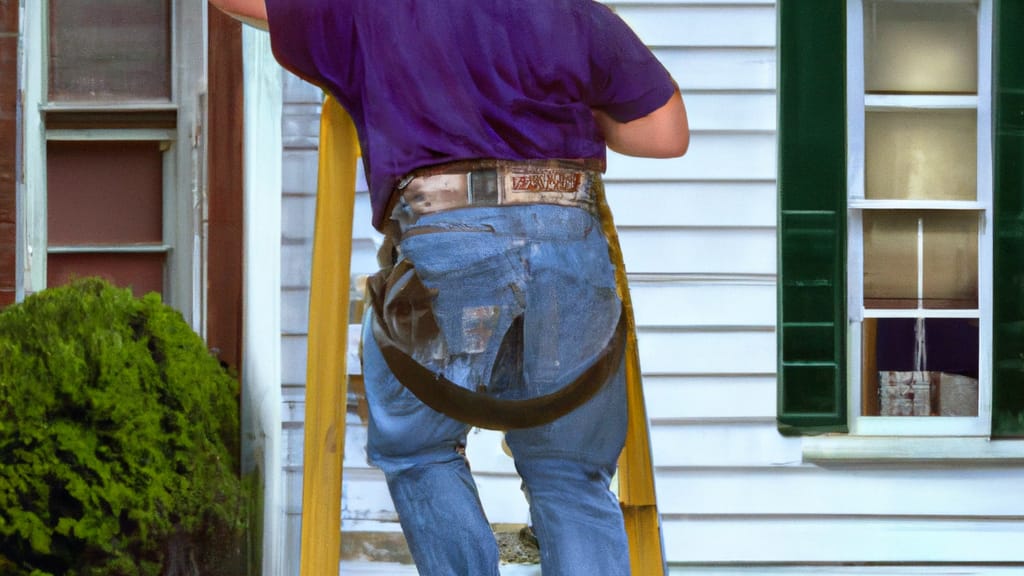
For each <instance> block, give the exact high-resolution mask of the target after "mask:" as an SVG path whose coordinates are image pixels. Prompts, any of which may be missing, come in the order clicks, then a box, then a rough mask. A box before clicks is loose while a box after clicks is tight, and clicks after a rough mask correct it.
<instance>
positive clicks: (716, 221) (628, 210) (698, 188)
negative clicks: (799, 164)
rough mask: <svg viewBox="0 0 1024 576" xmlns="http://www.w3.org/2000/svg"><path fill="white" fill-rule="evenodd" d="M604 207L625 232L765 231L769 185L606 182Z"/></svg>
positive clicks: (771, 198)
mask: <svg viewBox="0 0 1024 576" xmlns="http://www.w3.org/2000/svg"><path fill="white" fill-rule="evenodd" d="M606 193H607V196H608V205H609V206H611V208H612V212H613V213H614V218H615V224H616V225H617V226H618V227H619V228H620V229H625V228H680V227H701V228H708V227H715V228H771V227H774V226H775V203H776V195H775V183H774V182H770V181H743V180H733V181H717V182H716V181H689V182H649V181H641V180H637V181H631V182H623V181H619V182H609V183H608V184H607V186H606Z"/></svg>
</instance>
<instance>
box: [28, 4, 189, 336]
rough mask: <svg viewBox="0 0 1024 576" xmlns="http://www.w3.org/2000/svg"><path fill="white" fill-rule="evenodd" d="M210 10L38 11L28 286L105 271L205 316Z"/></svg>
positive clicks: (32, 29)
mask: <svg viewBox="0 0 1024 576" xmlns="http://www.w3.org/2000/svg"><path fill="white" fill-rule="evenodd" d="M202 8H203V6H202V4H201V3H195V4H194V5H193V3H188V2H186V3H178V2H171V1H170V0H45V1H43V2H30V3H27V4H26V6H25V14H26V34H25V38H26V40H27V44H26V53H27V55H28V62H29V66H28V67H27V68H28V70H29V72H28V74H27V75H26V78H25V95H26V101H27V102H28V103H29V105H28V106H26V110H31V111H32V112H33V113H32V114H26V121H25V127H26V135H25V150H26V164H27V169H26V210H27V219H26V221H27V224H26V236H27V238H26V246H27V250H26V252H27V253H26V256H25V260H26V268H27V274H26V277H25V282H26V291H27V292H33V291H36V290H40V289H42V288H44V287H46V286H48V285H54V284H61V283H64V282H67V281H68V280H69V279H71V278H74V277H80V276H92V275H99V276H104V277H106V278H108V279H109V280H111V281H112V282H114V283H115V284H118V285H121V286H128V287H131V288H132V289H133V291H134V292H135V293H136V294H138V295H141V294H143V293H146V292H151V291H155V292H159V293H161V294H162V295H163V297H164V299H165V300H166V301H168V302H170V303H172V304H173V305H175V306H176V307H178V308H179V309H181V310H182V311H183V312H185V313H186V317H191V318H195V315H194V314H192V312H193V311H194V310H195V309H197V308H199V307H200V306H199V305H198V304H197V300H198V299H196V298H194V297H193V294H194V293H196V290H195V289H194V286H196V285H198V280H197V279H198V278H200V277H201V275H200V274H198V273H197V270H199V264H200V262H199V260H200V259H201V250H200V248H199V247H198V245H197V240H196V238H198V237H200V236H201V235H202V234H201V229H200V228H199V224H198V223H199V222H201V221H202V215H203V214H202V209H203V203H202V196H201V194H202V187H201V185H200V183H201V182H202V179H201V177H200V170H201V168H202V161H201V159H202V154H201V151H202V147H201V139H200V138H199V136H200V134H201V132H200V131H199V130H198V126H199V122H200V119H201V108H200V105H201V100H200V98H201V94H200V93H199V89H200V86H201V80H202V78H203V77H204V73H205V70H204V57H203V51H204V43H203V31H202V22H203V11H202ZM35 110H38V114H35V113H34V112H35ZM30 174H31V176H30Z"/></svg>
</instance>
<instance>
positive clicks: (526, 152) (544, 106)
mask: <svg viewBox="0 0 1024 576" xmlns="http://www.w3.org/2000/svg"><path fill="white" fill-rule="evenodd" d="M266 5H267V13H268V19H269V22H270V33H271V41H272V45H273V49H274V54H275V56H276V58H277V59H278V61H280V62H281V64H282V65H283V66H285V67H286V68H288V69H289V70H291V71H292V72H294V73H295V74H297V75H299V76H301V77H303V78H305V79H306V80H307V81H310V82H312V83H314V84H317V85H319V86H320V87H322V88H323V89H325V90H327V91H328V92H330V93H331V94H332V95H334V97H335V98H337V99H338V101H339V102H340V103H341V104H342V105H343V106H344V107H345V108H346V110H348V112H349V114H350V115H351V116H352V119H353V121H354V122H355V126H356V130H357V132H358V133H359V140H360V145H361V147H362V153H363V162H364V164H365V167H366V172H367V178H368V180H369V186H370V195H371V200H372V204H373V225H374V226H375V227H378V228H379V227H380V225H381V223H382V221H383V219H384V210H385V208H386V206H387V204H388V200H389V197H390V195H391V191H392V189H393V188H394V186H395V184H396V182H397V181H398V180H399V179H400V178H401V177H402V176H404V175H405V174H407V173H409V172H410V171H412V170H414V169H416V168H421V167H424V166H431V165H436V164H442V163H446V162H452V161H456V160H470V159H478V158H498V159H505V160H525V159H551V158H562V159H597V160H600V161H601V162H603V161H604V158H605V143H604V139H603V138H602V137H601V135H600V132H599V130H598V127H597V124H596V122H595V121H594V118H593V115H592V113H591V111H590V108H591V107H593V108H598V109H601V110H603V111H605V112H607V113H608V114H609V115H610V116H611V117H612V118H614V119H616V120H618V121H620V122H626V121H629V120H634V119H636V118H640V117H642V116H646V115H647V114H649V113H651V112H653V111H654V110H656V109H658V108H659V107H660V106H662V105H663V104H665V103H666V102H667V101H668V99H669V98H670V97H671V95H672V93H673V92H674V90H675V85H674V83H673V82H672V79H671V77H670V76H669V74H668V72H667V71H666V70H665V68H664V67H663V66H662V65H661V63H660V62H658V60H657V59H655V57H654V56H653V55H652V54H651V52H650V50H648V49H647V47H646V46H644V44H643V43H642V42H641V41H640V39H639V38H637V36H636V34H635V33H634V32H633V31H632V30H631V29H630V28H629V27H628V26H627V25H626V24H625V23H624V22H623V21H622V20H621V19H620V18H619V17H618V16H616V15H615V14H614V13H612V11H611V10H609V9H608V8H607V7H605V6H603V5H601V4H599V3H597V2H593V1H591V0H266Z"/></svg>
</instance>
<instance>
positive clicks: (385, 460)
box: [363, 205, 629, 576]
mask: <svg viewBox="0 0 1024 576" xmlns="http://www.w3.org/2000/svg"><path fill="white" fill-rule="evenodd" d="M400 246H401V254H402V255H403V257H406V258H409V259H411V261H412V262H413V263H415V266H416V270H417V273H418V274H419V276H420V279H421V280H422V281H423V283H424V285H426V286H427V287H428V288H430V289H433V290H436V291H437V292H436V297H435V302H434V314H435V316H436V318H437V323H438V326H439V328H440V331H441V333H442V334H443V342H442V343H441V344H440V346H439V347H440V348H442V349H443V353H442V354H437V353H434V354H430V353H423V354H421V358H420V359H421V360H422V361H423V362H424V363H426V364H427V365H429V366H431V368H433V369H434V370H436V371H442V372H443V373H444V374H445V376H446V377H448V378H449V379H450V380H452V381H454V382H457V383H459V384H460V385H465V386H470V387H472V388H473V389H475V390H481V389H484V388H486V390H487V391H488V392H490V393H493V394H496V395H498V396H501V397H508V398H512V397H516V396H521V395H523V394H526V395H529V396H535V395H538V394H547V393H550V392H553V391H555V390H557V389H560V388H561V387H562V386H563V385H564V384H565V383H567V382H568V381H571V380H572V379H573V378H575V376H576V375H577V374H579V373H580V372H582V371H583V370H585V369H586V368H587V367H588V366H589V363H590V361H591V360H592V359H593V358H594V356H596V355H597V354H598V352H599V351H600V349H601V348H602V347H603V346H604V345H605V343H606V342H607V340H608V338H609V335H610V334H612V333H613V331H614V329H615V326H616V323H617V321H618V317H619V314H620V311H621V302H620V300H619V298H618V296H617V295H616V291H615V270H614V267H613V265H612V263H611V262H610V260H609V256H608V245H607V241H606V239H605V237H604V235H603V232H602V228H601V223H600V222H599V221H598V220H597V219H596V218H595V217H594V216H592V215H591V214H589V213H588V212H586V211H584V210H581V209H577V208H565V207H559V206H550V205H530V206H522V205H520V206H502V207H474V208H464V209H458V210H450V211H447V212H439V213H434V214H429V215H426V216H424V217H421V218H420V219H419V220H418V221H416V222H415V224H412V225H410V226H407V227H405V229H404V230H403V234H402V240H401V243H400ZM510 331H511V332H512V333H511V334H510V337H509V338H506V337H505V336H506V334H509V333H510ZM363 341H364V345H363V373H364V377H365V382H366V395H367V400H368V403H369V408H370V421H369V437H368V442H367V449H368V453H369V456H370V460H371V462H373V463H374V464H375V465H377V466H379V467H380V468H381V469H382V470H383V472H384V475H385V477H386V479H387V483H388V488H389V490H390V492H391V496H392V499H393V501H394V504H395V508H396V510H397V511H398V514H399V519H400V521H401V524H402V530H403V532H404V533H405V536H406V540H407V541H408V543H409V547H410V549H411V551H412V555H413V558H414V559H415V561H416V565H417V567H418V569H419V572H420V574H424V575H429V576H451V575H461V576H487V575H494V576H497V575H498V549H497V545H496V543H495V540H494V535H493V533H492V531H491V528H490V525H489V523H488V521H487V519H486V517H485V516H484V512H483V509H482V507H481V504H480V500H479V496H478V494H477V490H476V485H475V483H474V481H473V477H472V476H471V474H470V470H469V466H468V465H467V462H466V460H465V458H464V457H463V456H462V455H461V454H462V450H461V449H462V448H463V447H464V446H465V443H466V436H467V432H468V431H469V430H468V429H469V427H468V426H467V425H465V424H463V423H461V422H458V421H455V420H453V419H451V418H449V417H447V416H444V415H443V414H440V413H438V412H436V411H434V410H432V409H431V408H428V407H427V406H425V405H424V404H423V403H421V402H420V401H419V399H417V398H416V397H415V396H414V395H413V394H412V393H411V392H409V391H408V390H407V389H405V387H403V386H402V384H401V383H399V382H398V381H397V380H396V379H395V378H394V376H393V375H392V374H391V372H390V370H389V369H388V367H387V365H386V364H385V362H384V359H383V358H382V356H381V354H380V350H379V349H378V347H377V344H376V342H375V341H374V339H373V333H372V330H369V329H368V328H367V329H364V340H363ZM432 348H433V349H434V350H435V352H436V349H437V348H438V347H437V346H435V347H432ZM625 433H626V393H625V377H624V369H623V366H621V365H620V366H619V369H618V370H617V371H615V372H614V373H613V374H612V375H611V377H610V378H609V381H608V382H607V383H606V384H605V385H604V386H603V387H602V388H601V390H600V391H599V392H598V393H597V394H596V395H595V396H594V397H593V398H591V399H590V400H589V401H587V403H585V404H584V405H583V406H581V407H580V408H578V409H576V410H575V411H573V412H571V413H569V414H567V415H566V416H563V417H562V418H559V419H558V420H555V421H554V422H552V423H550V424H546V425H543V426H538V427H536V428H528V429H523V430H510V431H508V432H507V433H506V442H507V444H508V446H509V448H510V450H511V452H512V454H513V457H514V459H515V465H516V469H517V470H518V472H519V474H520V476H521V477H522V481H523V490H524V492H525V494H526V497H527V500H528V502H529V505H530V514H531V521H532V526H533V530H534V532H535V534H536V536H537V539H538V541H539V543H540V554H541V569H542V570H543V572H544V574H546V575H551V576H557V575H574V574H585V575H587V576H601V575H614V576H621V575H625V574H629V550H628V544H627V541H626V533H625V529H624V525H623V519H622V513H621V511H620V508H619V503H618V499H617V498H616V497H615V495H614V494H613V493H612V492H611V491H610V490H609V483H610V480H611V477H612V475H613V474H614V472H615V469H616V465H617V460H618V457H619V453H620V452H621V450H622V447H623V443H624V441H625Z"/></svg>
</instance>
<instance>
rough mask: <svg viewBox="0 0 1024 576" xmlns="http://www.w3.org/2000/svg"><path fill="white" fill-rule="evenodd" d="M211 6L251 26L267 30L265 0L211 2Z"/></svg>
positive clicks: (215, 0)
mask: <svg viewBox="0 0 1024 576" xmlns="http://www.w3.org/2000/svg"><path fill="white" fill-rule="evenodd" d="M210 4H212V5H213V6H215V7H217V8H219V9H220V10H221V11H223V12H225V13H227V14H229V15H231V16H232V17H234V18H236V19H238V20H241V21H242V22H245V23H246V24H249V25H250V26H254V27H256V28H259V29H261V30H266V29H267V6H266V4H264V3H263V0H210Z"/></svg>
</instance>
